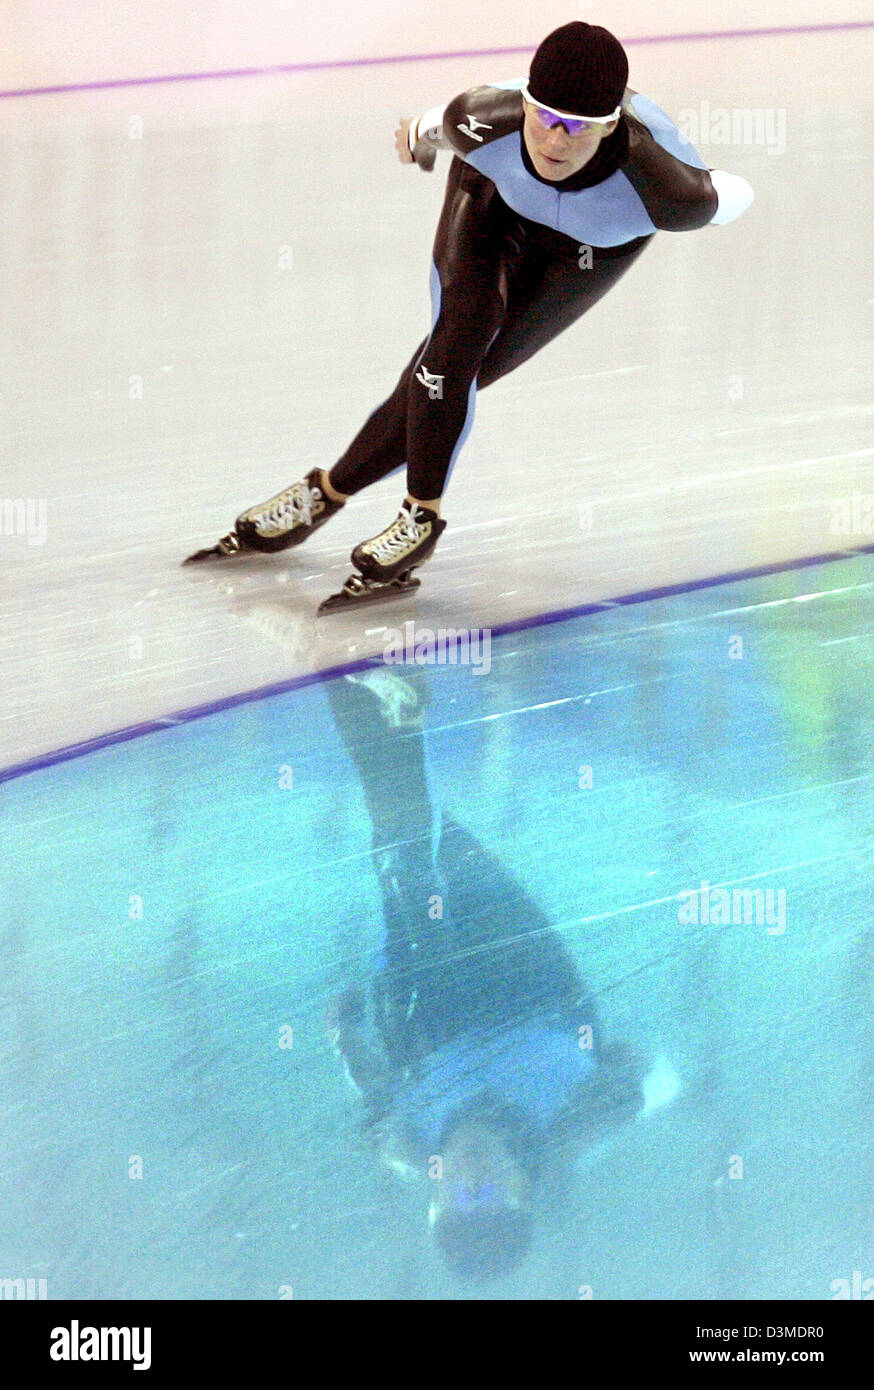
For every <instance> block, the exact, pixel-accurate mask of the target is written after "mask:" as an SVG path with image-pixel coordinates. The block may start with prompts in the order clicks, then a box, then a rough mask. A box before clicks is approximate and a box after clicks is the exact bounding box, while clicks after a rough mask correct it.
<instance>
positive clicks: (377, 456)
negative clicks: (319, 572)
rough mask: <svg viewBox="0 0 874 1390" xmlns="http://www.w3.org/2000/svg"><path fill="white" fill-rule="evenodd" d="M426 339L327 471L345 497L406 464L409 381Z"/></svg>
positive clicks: (334, 485) (329, 480)
mask: <svg viewBox="0 0 874 1390" xmlns="http://www.w3.org/2000/svg"><path fill="white" fill-rule="evenodd" d="M427 342H428V339H427V338H425V339H423V341H422V342H421V343H420V344H419V346H418V347H417V348H416V351H415V352H414V353H413V356H412V357H411V358H410V361H409V362H408V363H407V365H406V367H405V368H404V370H403V372H402V373H401V377H400V380H399V381H398V384H397V386H396V387H395V389H394V391H393V392H392V394H391V395H390V396H389V398H388V400H386V401H383V403H382V405H380V406H377V408H376V410H374V412H373V414H372V415H370V416H369V418H368V419H367V420H366V421H365V422H364V424H363V425H362V427H361V429H360V430H359V431H358V433H357V434H356V436H355V438H354V439H353V440H352V443H351V444H350V445H349V448H348V449H347V450H346V452H345V453H344V454H343V455H342V456H341V457H340V458H339V459H338V460H337V462H336V463H335V464H334V466H333V468H331V469H330V470H329V471H328V475H327V480H328V482H329V483H330V485H331V487H332V488H333V489H335V490H336V491H337V492H340V493H343V494H344V495H345V496H347V497H349V496H351V495H352V494H353V493H356V492H360V491H361V490H362V488H365V487H370V485H371V483H377V482H379V480H380V478H385V477H386V476H387V475H388V474H389V473H395V472H397V471H398V470H399V469H401V468H403V467H404V465H405V464H406V461H407V398H408V396H409V390H410V382H411V381H412V379H413V375H414V373H415V371H416V369H417V367H418V365H419V361H420V359H421V356H422V353H423V351H424V349H425V346H426V344H427Z"/></svg>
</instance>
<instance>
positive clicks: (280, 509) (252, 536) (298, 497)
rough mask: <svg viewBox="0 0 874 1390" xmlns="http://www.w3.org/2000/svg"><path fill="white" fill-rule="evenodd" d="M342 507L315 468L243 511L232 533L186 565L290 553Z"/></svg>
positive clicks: (190, 557)
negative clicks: (253, 553) (255, 554)
mask: <svg viewBox="0 0 874 1390" xmlns="http://www.w3.org/2000/svg"><path fill="white" fill-rule="evenodd" d="M343 506H345V503H344V502H334V501H332V500H331V498H330V497H328V496H327V495H326V493H325V491H324V489H323V488H322V470H321V469H320V468H313V469H312V470H311V471H310V472H309V473H308V474H307V476H306V477H305V478H304V479H303V481H302V482H299V483H292V485H291V487H288V488H286V489H285V491H284V492H279V493H277V494H276V496H275V497H271V498H270V499H269V501H267V502H262V503H260V504H259V505H258V506H256V507H250V508H249V509H248V511H245V512H242V513H241V514H240V516H238V517H237V520H236V522H235V523H234V529H233V530H232V531H229V532H228V534H227V535H226V536H222V538H221V540H219V541H218V542H217V543H216V544H215V545H214V546H210V547H208V548H207V549H206V550H198V551H195V553H194V554H193V555H189V556H188V559H187V560H186V561H185V562H184V563H185V564H194V563H196V562H198V561H201V560H220V559H224V558H226V557H227V556H231V555H238V554H241V553H243V552H251V551H258V552H261V553H266V554H272V553H273V552H275V551H278V550H288V549H289V548H290V547H291V546H293V545H300V544H301V542H302V541H305V540H306V539H307V537H308V536H311V535H312V534H313V532H314V531H317V530H318V529H319V527H320V526H324V524H325V522H326V521H328V520H329V519H330V518H331V517H332V516H333V515H334V514H335V512H338V511H339V510H340V508H341V507H343Z"/></svg>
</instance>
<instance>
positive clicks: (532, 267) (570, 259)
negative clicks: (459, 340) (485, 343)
mask: <svg viewBox="0 0 874 1390" xmlns="http://www.w3.org/2000/svg"><path fill="white" fill-rule="evenodd" d="M651 240H652V238H651V237H641V238H639V239H638V241H636V242H634V243H633V244H632V245H631V246H630V247H629V248H628V249H627V250H622V251H621V252H620V254H615V253H614V251H613V249H612V248H610V249H609V250H608V251H606V252H605V251H601V250H596V251H595V253H594V258H593V260H592V263H591V265H588V263H587V258H585V257H581V258H580V259H582V260H583V266H581V265H580V262H579V259H578V258H577V256H576V253H574V254H573V255H569V256H546V255H544V253H543V251H542V250H541V249H540V248H539V247H538V246H537V244H536V243H535V244H534V245H533V246H532V247H530V248H528V250H527V251H526V254H525V256H524V258H523V259H522V261H521V264H520V265H519V267H518V269H517V272H516V274H515V275H514V276H513V278H512V280H511V282H510V286H509V299H508V304H507V312H506V314H505V316H504V321H503V323H502V325H501V330H500V332H499V333H498V335H497V337H496V338H495V341H494V342H493V343H492V345H491V347H490V349H489V351H488V353H487V355H486V357H485V360H484V361H483V364H482V368H481V370H480V374H479V379H478V381H477V387H478V389H482V388H483V387H485V386H489V385H491V383H492V382H493V381H497V380H498V378H499V377H502V376H506V374H507V373H508V372H511V371H513V370H514V369H515V368H516V367H518V366H521V364H522V363H523V362H527V361H528V359H529V358H531V357H533V356H534V354H535V353H536V352H539V351H540V349H541V348H542V347H545V346H546V344H547V343H550V342H552V340H553V338H557V337H558V335H559V334H560V333H563V332H564V330H565V329H566V328H569V327H570V326H571V324H573V323H575V322H576V321H577V319H579V318H580V317H581V316H582V315H583V314H585V313H586V312H587V311H588V310H589V309H591V308H592V307H593V306H594V305H595V304H597V303H598V301H599V299H603V297H604V295H605V294H607V292H608V290H611V289H612V288H613V286H614V285H615V284H616V282H617V281H618V280H620V279H621V277H622V276H623V275H624V274H625V272H626V271H627V270H628V269H629V267H630V266H631V265H633V263H634V262H635V261H636V260H637V258H638V256H640V255H641V253H642V252H643V251H644V249H645V248H646V246H647V245H648V244H649V242H650V241H651Z"/></svg>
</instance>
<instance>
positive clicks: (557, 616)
mask: <svg viewBox="0 0 874 1390" xmlns="http://www.w3.org/2000/svg"><path fill="white" fill-rule="evenodd" d="M862 555H874V545H860V546H853V547H852V548H851V549H847V550H839V551H835V552H833V553H831V554H827V555H807V556H804V557H803V558H802V559H798V560H777V561H774V562H773V563H772V564H769V565H755V566H753V567H752V568H751V569H745V570H735V571H733V572H732V573H730V574H714V575H711V576H709V577H707V578H705V579H690V580H686V581H685V582H684V583H680V584H663V585H661V586H660V587H659V588H657V589H638V590H637V591H636V592H634V593H631V594H621V595H620V596H619V597H618V598H605V599H600V600H596V601H595V602H594V603H580V604H577V605H575V607H573V608H558V609H554V610H551V611H549V612H547V613H535V614H533V615H532V616H531V617H528V618H514V619H513V620H512V621H510V622H506V623H495V625H494V627H492V628H490V629H489V631H490V632H491V635H492V637H493V638H495V637H505V636H507V635H508V634H509V633H512V632H524V631H526V630H527V629H528V628H533V627H547V626H548V625H549V624H551V623H564V622H568V621H570V620H571V619H572V618H586V617H589V616H590V615H591V614H594V613H606V612H608V611H609V610H610V609H612V608H625V607H628V606H630V605H631V604H636V603H650V602H652V601H653V600H655V599H663V598H676V597H678V596H679V595H680V594H691V593H695V592H697V591H698V590H700V589H715V588H718V587H719V586H720V585H722V584H736V583H739V582H740V581H741V580H744V579H762V578H764V577H765V576H766V575H769V574H785V573H788V572H790V571H792V570H800V569H808V568H809V567H810V566H812V565H832V564H835V563H836V562H838V561H841V560H852V559H855V558H857V557H859V556H862ZM326 621H327V622H328V623H331V622H332V621H333V620H332V619H331V618H327V619H326ZM382 665H383V660H382V657H381V656H364V657H359V658H358V660H357V661H349V662H346V663H344V664H343V665H341V666H329V667H327V668H326V669H325V670H324V671H310V672H308V673H307V674H306V675H305V676H292V677H290V678H289V679H288V680H284V681H275V682H273V683H272V684H271V685H262V686H259V687H258V688H257V689H256V690H241V691H240V692H239V693H238V694H236V695H225V696H223V697H222V698H221V699H218V700H211V701H210V702H209V703H208V704H205V705H194V706H193V707H192V708H191V709H183V710H178V711H177V712H176V713H175V714H166V715H163V716H161V717H160V718H157V719H147V720H144V721H143V722H142V723H141V724H131V725H129V726H128V727H127V728H126V729H114V730H112V731H111V732H110V733H107V734H98V735H96V737H94V738H89V739H86V740H85V741H84V742H83V743H73V744H69V745H68V746H67V747H66V748H57V749H55V750H54V752H51V753H41V754H40V755H39V756H38V757H36V758H28V760H27V761H26V762H23V763H16V764H15V765H14V766H13V767H5V768H0V783H2V782H11V781H13V780H14V779H15V778H16V777H24V776H26V775H27V774H28V773H30V772H41V771H42V770H43V769H45V768H48V767H55V766H57V764H58V763H68V762H70V761H71V760H72V759H73V758H82V757H84V756H85V755H86V754H88V753H96V752H98V751H99V750H100V749H101V748H112V747H114V745H115V744H117V743H129V742H130V740H131V739H135V738H142V737H143V735H144V734H156V733H166V732H167V731H168V729H174V728H178V727H179V725H181V724H191V723H192V722H193V721H194V720H195V719H206V718H208V717H209V715H211V714H221V713H223V712H224V711H225V710H229V709H235V708H237V707H238V706H239V705H249V704H253V703H254V702H255V701H258V700H269V699H272V698H273V696H275V695H287V694H288V693H289V692H290V691H292V690H300V689H302V688H303V687H304V686H307V685H318V684H319V683H320V682H321V681H329V680H334V679H336V677H338V676H348V675H351V674H352V673H353V672H354V671H366V670H368V669H369V668H371V667H378V666H382Z"/></svg>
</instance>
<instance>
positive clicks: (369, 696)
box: [325, 667, 675, 1277]
mask: <svg viewBox="0 0 874 1390" xmlns="http://www.w3.org/2000/svg"><path fill="white" fill-rule="evenodd" d="M325 689H326V691H327V693H328V695H329V698H330V701H331V705H332V709H333V713H334V716H335V718H336V721H337V724H338V726H339V728H340V731H341V733H342V735H343V738H344V740H345V742H346V744H347V746H348V749H349V752H350V754H351V756H352V758H353V759H354V761H355V764H356V766H357V769H358V772H359V774H360V777H361V782H362V787H363V791H364V797H365V800H366V803H367V808H368V812H369V816H370V820H371V823H372V826H373V862H374V867H375V869H376V873H377V876H378V879H379V884H380V889H381V892H382V902H383V911H384V920H385V936H384V943H383V948H382V951H381V954H380V958H379V962H378V966H377V968H376V970H375V971H374V974H373V978H372V979H371V980H370V981H369V982H368V983H367V984H366V985H365V986H364V987H362V988H356V989H350V990H347V991H346V992H345V993H344V994H342V995H341V996H340V997H339V998H338V999H337V1000H335V1001H334V1003H333V1004H332V1005H331V1006H330V1007H329V1009H328V1012H327V1014H326V1020H325V1022H326V1030H327V1033H328V1036H329V1038H330V1041H331V1043H332V1045H333V1047H334V1048H335V1050H336V1052H337V1054H338V1055H339V1056H340V1057H341V1058H342V1059H343V1061H344V1063H345V1066H346V1069H347V1073H348V1075H349V1077H350V1078H351V1080H352V1081H353V1082H354V1084H355V1086H356V1087H357V1089H358V1090H359V1092H360V1093H361V1096H362V1097H363V1101H364V1107H365V1129H366V1132H367V1133H368V1135H369V1137H370V1138H371V1140H372V1142H373V1145H374V1148H375V1150H376V1153H377V1155H378V1158H379V1160H380V1161H381V1163H382V1164H384V1165H386V1166H387V1167H389V1168H391V1169H392V1170H394V1171H395V1172H396V1173H398V1174H399V1175H401V1176H403V1177H407V1178H409V1179H412V1180H415V1179H416V1178H419V1179H420V1180H421V1181H422V1186H423V1191H424V1192H427V1194H428V1198H429V1206H430V1211H429V1218H430V1225H431V1229H432V1232H433V1235H434V1238H435V1240H436V1242H437V1244H438V1246H439V1247H440V1249H441V1251H442V1252H443V1254H444V1255H445V1257H446V1258H447V1259H448V1261H449V1263H450V1265H451V1266H452V1268H453V1269H455V1271H456V1272H457V1273H459V1274H461V1275H466V1276H473V1277H487V1276H489V1275H496V1274H500V1273H502V1272H504V1271H506V1270H509V1269H511V1268H512V1267H513V1266H514V1265H515V1264H516V1263H517V1262H518V1261H519V1260H520V1259H521V1258H522V1256H523V1255H524V1253H525V1250H526V1249H527V1246H528V1242H529V1240H530V1236H531V1231H532V1223H533V1218H534V1216H535V1211H536V1199H537V1191H538V1183H539V1181H540V1180H541V1179H544V1178H546V1177H547V1176H550V1175H552V1177H553V1180H555V1176H556V1174H559V1175H560V1173H561V1171H562V1162H563V1161H566V1159H567V1154H568V1146H569V1145H570V1146H572V1147H576V1148H578V1147H579V1143H580V1141H588V1143H593V1142H594V1141H595V1140H596V1139H597V1138H600V1137H602V1136H603V1135H605V1134H607V1133H609V1132H610V1129H611V1128H613V1127H615V1126H616V1125H617V1124H618V1123H619V1122H621V1121H623V1120H626V1119H631V1118H633V1117H634V1116H635V1115H638V1114H641V1113H646V1112H647V1111H648V1110H649V1109H652V1108H654V1107H655V1106H656V1105H658V1104H661V1103H663V1102H664V1101H665V1100H666V1099H669V1098H670V1096H671V1095H672V1094H673V1091H672V1090H671V1085H672V1084H673V1082H672V1073H670V1069H669V1068H668V1069H667V1072H668V1073H670V1074H666V1068H665V1064H664V1063H661V1064H660V1067H656V1068H653V1069H651V1070H650V1072H649V1074H648V1075H644V1073H645V1072H646V1067H645V1066H643V1065H641V1063H640V1061H639V1060H638V1059H637V1058H635V1056H634V1054H633V1052H632V1050H631V1049H630V1048H628V1047H626V1046H624V1045H622V1044H614V1045H612V1046H606V1045H605V1044H604V1042H603V1040H602V1029H601V1024H600V1021H599V1019H598V1015H597V1011H596V1008H595V1005H594V1002H593V1000H592V998H591V997H590V995H589V993H588V991H587V989H586V986H585V983H584V981H583V980H582V979H581V978H580V976H579V974H578V973H577V970H576V967H575V965H574V963H573V960H572V959H571V956H570V955H569V953H568V952H567V950H566V949H565V946H564V944H563V942H562V941H561V939H560V937H559V936H558V935H557V934H556V933H555V932H553V931H552V930H551V928H550V926H549V923H548V921H547V919H546V917H545V915H544V914H543V912H542V911H541V910H540V909H539V908H538V907H537V906H536V905H535V904H534V903H533V902H532V901H531V899H530V898H529V897H528V896H527V894H526V893H525V892H524V890H523V889H522V888H521V887H520V885H519V884H518V883H517V882H516V881H515V880H514V879H513V878H512V876H511V875H510V874H508V873H507V871H506V870H505V869H504V867H503V866H502V865H501V863H500V862H499V861H498V860H497V859H496V858H495V857H494V856H493V855H491V854H490V853H489V852H488V851H486V850H485V849H484V848H483V847H482V845H481V844H480V843H479V842H478V840H477V839H476V837H475V836H473V835H472V834H471V833H470V832H469V831H468V830H466V829H465V828H464V827H463V826H462V825H460V824H459V823H458V822H457V821H455V820H453V819H452V818H450V817H443V818H442V819H441V822H440V824H439V826H438V827H436V828H435V827H434V821H433V815H432V807H431V803H430V800H429V796H428V787H427V776H426V766H425V756H424V738H423V735H422V728H423V723H424V711H425V705H426V702H427V683H426V677H425V674H424V672H422V671H416V672H412V673H409V674H404V675H401V674H400V673H398V672H395V671H389V670H387V669H386V668H384V667H383V668H381V669H375V670H372V671H367V672H363V673H361V674H358V675H355V676H348V677H346V678H345V679H343V680H336V681H331V682H329V683H328V684H327V685H326V687H325ZM673 1081H675V1078H673ZM429 1180H430V1181H429ZM559 1180H560V1177H559Z"/></svg>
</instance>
